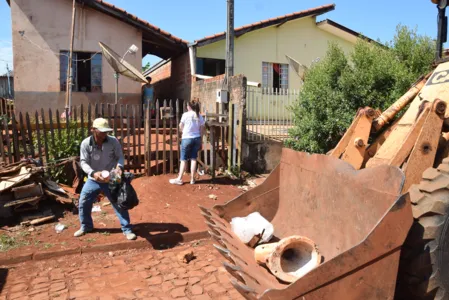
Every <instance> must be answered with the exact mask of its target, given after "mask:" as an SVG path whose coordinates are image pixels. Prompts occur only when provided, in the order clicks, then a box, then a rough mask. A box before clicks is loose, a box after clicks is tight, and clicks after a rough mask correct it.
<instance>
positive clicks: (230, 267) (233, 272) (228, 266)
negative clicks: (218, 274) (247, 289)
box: [223, 261, 245, 282]
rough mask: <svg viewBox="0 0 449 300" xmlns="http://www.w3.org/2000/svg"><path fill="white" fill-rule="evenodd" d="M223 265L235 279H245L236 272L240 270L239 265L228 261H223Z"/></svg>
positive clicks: (241, 280) (242, 280)
mask: <svg viewBox="0 0 449 300" xmlns="http://www.w3.org/2000/svg"><path fill="white" fill-rule="evenodd" d="M223 266H224V268H225V269H226V271H227V272H228V273H229V274H231V275H232V276H233V277H234V278H235V279H237V280H238V281H240V282H245V280H244V279H243V278H242V276H240V274H238V273H237V272H238V271H240V270H241V268H240V267H238V266H236V265H233V264H230V263H228V262H226V261H225V262H223Z"/></svg>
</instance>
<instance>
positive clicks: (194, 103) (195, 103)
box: [187, 98, 200, 118]
mask: <svg viewBox="0 0 449 300" xmlns="http://www.w3.org/2000/svg"><path fill="white" fill-rule="evenodd" d="M187 105H188V106H190V108H191V109H192V110H193V111H194V112H195V113H196V116H197V118H199V117H200V101H199V100H198V99H197V98H194V99H192V100H190V101H189V103H188V104H187Z"/></svg>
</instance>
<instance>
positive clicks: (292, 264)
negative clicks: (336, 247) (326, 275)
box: [254, 235, 321, 283]
mask: <svg viewBox="0 0 449 300" xmlns="http://www.w3.org/2000/svg"><path fill="white" fill-rule="evenodd" d="M254 256H255V259H256V261H257V262H258V263H259V264H261V265H266V266H267V267H268V269H269V270H270V272H271V273H272V274H273V275H274V276H276V277H277V278H279V279H280V280H282V281H285V282H289V283H291V282H294V281H296V280H298V279H299V278H301V277H303V276H304V275H305V274H307V273H308V272H310V271H311V270H313V269H314V268H316V267H317V266H318V265H319V264H320V263H321V254H320V253H319V252H318V250H317V248H316V245H315V243H314V242H313V241H312V240H310V239H308V238H306V237H303V236H297V235H296V236H290V237H287V238H284V239H282V240H280V241H279V242H277V243H270V244H263V245H259V246H257V247H256V248H255V249H254Z"/></svg>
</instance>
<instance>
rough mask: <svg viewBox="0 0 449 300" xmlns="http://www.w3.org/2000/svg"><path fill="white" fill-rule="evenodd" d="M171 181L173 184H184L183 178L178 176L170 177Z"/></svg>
mask: <svg viewBox="0 0 449 300" xmlns="http://www.w3.org/2000/svg"><path fill="white" fill-rule="evenodd" d="M169 182H170V183H171V184H177V185H182V184H183V182H182V180H179V179H178V178H175V179H170V180H169Z"/></svg>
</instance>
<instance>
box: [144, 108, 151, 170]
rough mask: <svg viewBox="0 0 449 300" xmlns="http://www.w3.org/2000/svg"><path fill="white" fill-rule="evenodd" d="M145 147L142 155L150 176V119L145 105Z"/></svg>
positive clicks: (148, 110)
mask: <svg viewBox="0 0 449 300" xmlns="http://www.w3.org/2000/svg"><path fill="white" fill-rule="evenodd" d="M144 119H145V128H144V132H145V147H144V153H145V155H144V157H145V172H146V174H147V176H151V142H150V136H151V120H150V109H149V107H147V106H145V118H144Z"/></svg>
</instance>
